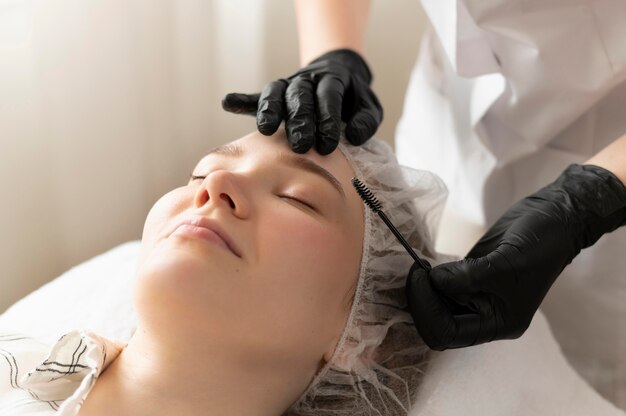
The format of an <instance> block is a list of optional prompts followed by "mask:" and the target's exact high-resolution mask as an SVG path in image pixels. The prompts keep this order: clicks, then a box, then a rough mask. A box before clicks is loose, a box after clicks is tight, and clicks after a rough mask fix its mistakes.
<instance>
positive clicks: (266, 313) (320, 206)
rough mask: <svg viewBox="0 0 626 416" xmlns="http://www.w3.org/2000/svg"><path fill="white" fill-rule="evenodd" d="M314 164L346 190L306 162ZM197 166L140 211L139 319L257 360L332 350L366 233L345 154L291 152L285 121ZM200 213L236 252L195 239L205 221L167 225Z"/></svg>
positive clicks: (295, 359) (314, 356)
mask: <svg viewBox="0 0 626 416" xmlns="http://www.w3.org/2000/svg"><path fill="white" fill-rule="evenodd" d="M298 158H299V159H298ZM292 159H297V160H300V163H298V162H288V161H287V160H292ZM304 163H306V164H308V165H309V169H305V168H303V166H304ZM315 165H318V166H319V167H321V168H323V169H325V170H326V171H328V173H330V174H331V175H332V176H334V177H335V178H336V180H337V181H338V184H337V185H338V186H340V187H341V188H342V189H343V194H342V192H340V191H339V190H337V189H336V188H335V187H334V186H333V185H331V183H330V181H329V180H327V179H324V178H323V177H322V176H321V175H319V174H316V173H313V172H312V171H311V170H312V169H316V168H315ZM317 170H318V171H319V169H317ZM193 175H196V176H198V178H197V179H191V180H190V181H189V183H187V184H186V185H184V186H181V187H179V188H176V189H174V190H172V191H170V192H169V193H167V194H165V195H164V196H163V197H161V199H159V200H158V201H157V202H156V203H155V204H154V206H153V207H152V209H151V210H150V213H149V214H148V217H147V219H146V222H145V226H144V231H143V238H142V256H141V260H140V263H139V267H138V281H137V286H136V288H135V307H136V309H137V312H138V315H139V320H140V323H141V324H142V325H143V326H144V328H146V327H149V330H152V331H158V332H160V333H161V335H162V336H172V337H185V338H193V339H194V340H195V341H194V342H205V343H207V346H210V347H211V348H214V347H217V348H222V347H223V348H226V349H228V351H230V352H232V353H234V354H237V355H240V356H241V357H242V359H244V358H245V359H246V360H248V359H253V360H255V361H254V362H255V364H257V365H259V364H261V362H265V364H267V365H270V366H271V365H275V364H276V363H282V364H284V363H285V362H287V363H293V364H294V365H295V364H296V363H297V364H298V365H299V366H301V365H302V362H303V360H304V361H305V362H306V365H307V366H317V365H319V364H320V360H321V359H322V357H323V356H325V358H326V359H328V358H330V355H331V354H332V352H333V350H334V346H335V343H336V342H337V340H338V338H339V336H340V335H341V331H342V329H343V326H344V324H345V321H346V318H347V316H348V313H349V306H350V300H351V298H352V296H353V293H354V285H355V283H356V280H357V278H358V272H359V265H360V259H361V251H362V242H363V204H362V202H361V200H360V199H359V197H358V195H357V194H356V192H354V190H353V188H352V186H351V185H350V179H351V177H352V176H354V173H353V171H352V169H351V167H350V165H349V164H348V162H347V160H346V159H345V157H344V156H343V154H342V153H341V152H340V151H335V152H333V153H332V154H330V155H327V156H320V155H319V154H318V153H316V152H313V151H310V152H308V153H307V154H304V155H298V154H296V153H293V152H292V151H291V150H290V149H289V145H288V143H287V140H286V138H285V136H284V132H282V131H281V132H280V133H277V134H276V135H274V136H271V137H266V136H262V135H261V134H259V133H252V134H250V135H248V136H245V137H243V138H241V139H239V140H236V141H234V142H231V143H230V144H228V145H227V148H226V149H224V150H222V151H218V152H214V153H211V154H209V155H207V156H205V157H204V158H203V159H201V160H200V162H199V163H198V164H197V166H196V167H195V169H194V170H193ZM296 199H299V200H301V201H303V202H299V201H297V200H296ZM307 204H308V205H311V207H309V206H307ZM201 218H202V219H204V221H207V220H208V223H209V224H210V225H209V226H210V227H214V228H215V227H217V228H219V229H220V230H221V231H222V232H223V233H225V234H227V235H228V239H230V240H231V244H230V245H231V246H232V247H233V248H234V250H235V252H233V251H231V250H230V249H229V248H227V247H226V246H225V245H223V244H221V243H219V241H217V242H216V241H215V240H211V237H210V236H209V237H208V238H209V239H205V238H203V236H204V237H206V236H207V235H210V232H208V231H207V230H199V229H198V228H193V227H182V228H178V230H177V231H174V230H175V229H176V228H177V226H178V224H180V223H181V222H182V221H184V220H186V219H187V220H189V221H191V222H193V221H194V220H195V221H197V220H198V219H201ZM259 360H260V361H261V362H260V361H259ZM265 360H267V361H265Z"/></svg>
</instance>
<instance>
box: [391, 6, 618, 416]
mask: <svg viewBox="0 0 626 416" xmlns="http://www.w3.org/2000/svg"><path fill="white" fill-rule="evenodd" d="M422 4H423V6H424V9H425V11H426V14H427V15H428V17H429V20H430V23H431V27H430V28H429V29H428V30H427V32H426V34H425V35H424V38H423V41H422V48H421V50H420V56H419V58H418V62H417V65H416V67H415V69H414V71H413V74H412V77H411V82H410V85H409V91H408V93H407V96H406V101H405V108H404V113H403V116H402V118H401V120H400V123H399V125H398V129H397V132H396V153H397V155H398V160H399V161H400V163H402V164H406V165H409V166H415V167H418V168H422V169H428V170H432V171H434V172H436V173H437V174H439V175H440V176H441V177H442V178H443V180H444V181H445V183H446V184H447V186H448V188H449V192H450V193H449V199H448V207H447V209H449V210H451V211H454V212H455V215H460V216H463V217H465V218H466V219H467V221H469V222H471V223H474V224H481V225H484V226H489V225H491V224H493V222H495V221H496V220H497V219H498V218H499V216H500V215H501V214H502V213H504V212H505V211H506V210H507V209H508V208H509V207H510V206H511V205H512V204H513V203H514V202H515V201H517V200H518V199H520V198H522V197H524V196H526V195H528V194H530V193H532V192H535V191H536V190H538V189H539V188H541V187H542V186H544V185H546V184H548V183H550V182H552V181H553V180H554V179H556V177H557V176H558V175H559V174H560V173H561V172H562V171H563V170H564V169H565V168H566V167H567V165H569V164H570V163H583V162H584V161H585V160H587V159H588V158H589V157H591V156H592V155H593V154H595V153H596V152H598V151H599V150H600V149H602V148H603V147H605V146H606V145H607V144H609V143H610V142H612V141H613V140H615V139H617V138H618V137H620V136H622V135H623V134H626V1H625V0H516V1H511V0H422ZM542 310H543V311H544V313H545V314H546V316H547V318H548V320H549V322H550V324H551V326H552V328H553V331H554V333H555V336H556V338H557V339H558V340H559V342H560V344H561V347H562V348H563V351H564V353H565V354H566V356H567V358H568V360H569V361H570V362H571V364H572V365H573V366H574V367H575V368H576V369H577V370H578V371H579V372H580V373H581V374H582V375H583V377H585V378H586V379H587V380H588V381H589V382H590V383H591V384H592V385H593V386H594V387H595V388H596V389H597V390H598V391H599V392H600V393H601V394H603V395H604V396H605V397H606V398H608V399H609V400H611V401H613V402H614V403H616V404H617V405H618V406H620V407H622V408H624V409H626V229H623V228H622V229H619V230H617V231H615V232H614V233H612V234H609V235H605V236H604V237H602V238H601V239H600V241H599V242H598V243H597V244H596V245H594V246H593V247H591V248H589V249H586V250H584V251H583V252H582V253H581V254H580V255H579V256H578V257H577V258H576V259H575V260H574V262H573V263H572V264H571V265H570V266H568V267H567V268H566V269H565V271H564V272H563V274H562V275H561V276H560V277H559V279H557V282H556V283H555V285H554V286H553V287H552V289H551V291H550V292H549V294H548V296H547V297H546V299H545V301H544V303H543V305H542Z"/></svg>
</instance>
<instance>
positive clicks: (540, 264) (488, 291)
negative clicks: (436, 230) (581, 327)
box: [407, 165, 626, 351]
mask: <svg viewBox="0 0 626 416" xmlns="http://www.w3.org/2000/svg"><path fill="white" fill-rule="evenodd" d="M624 224H626V187H624V184H622V182H621V181H620V180H619V179H618V178H617V177H615V176H614V175H613V174H612V173H610V172H609V171H607V170H605V169H602V168H600V167H597V166H592V165H582V166H581V165H570V166H569V167H568V168H567V169H566V170H565V171H564V172H563V173H562V174H561V176H559V178H558V179H557V180H556V181H555V182H553V183H552V184H550V185H548V186H546V187H545V188H542V189H541V190H539V191H538V192H536V193H534V194H533V195H530V196H528V197H526V198H524V199H522V200H521V201H519V202H517V203H516V204H515V205H513V207H512V208H510V209H509V210H508V211H507V212H506V213H505V214H504V215H503V216H502V217H501V218H500V219H499V220H498V221H497V222H496V223H495V224H494V225H493V226H492V227H491V228H490V229H489V231H487V233H486V234H485V235H484V236H483V237H482V238H481V239H480V241H479V242H478V243H477V244H476V245H475V246H474V247H473V248H472V250H471V251H470V252H469V254H468V255H467V257H466V258H465V259H463V260H461V261H457V262H451V263H446V264H442V265H439V266H437V267H434V268H433V269H432V270H431V271H430V272H427V271H423V270H422V269H421V268H419V267H418V266H417V265H416V264H414V265H413V267H412V268H411V270H410V272H409V275H408V280H407V298H408V303H409V309H410V311H411V315H412V316H413V319H414V322H415V326H416V328H417V330H418V332H419V333H420V335H421V337H422V338H423V339H424V341H425V342H426V344H427V345H428V346H429V347H430V348H432V349H434V350H440V351H441V350H445V349H447V348H459V347H465V346H470V345H475V344H481V343H484V342H489V341H493V340H497V339H507V338H508V339H512V338H517V337H519V336H521V335H522V334H523V333H524V331H526V329H527V328H528V326H529V325H530V322H531V320H532V317H533V315H534V314H535V312H536V311H537V308H539V305H540V304H541V301H542V300H543V298H544V296H545V295H546V293H547V292H548V289H549V288H550V286H551V285H552V283H553V282H554V281H555V279H556V278H557V276H558V275H559V274H560V273H561V271H562V270H563V269H564V268H565V266H566V265H568V264H569V263H570V262H571V261H572V260H573V259H574V257H575V256H576V255H577V254H578V253H579V252H580V250H582V249H583V248H585V247H589V246H591V245H593V244H594V243H595V242H596V241H597V240H598V239H599V238H600V237H601V236H602V235H603V234H604V233H608V232H611V231H613V230H615V229H616V228H618V227H620V226H622V225H624ZM569 307H576V305H570V306H569Z"/></svg>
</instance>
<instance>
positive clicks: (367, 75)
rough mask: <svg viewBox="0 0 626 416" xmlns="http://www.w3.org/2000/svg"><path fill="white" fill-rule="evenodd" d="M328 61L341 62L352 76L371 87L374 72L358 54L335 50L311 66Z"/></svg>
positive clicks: (349, 50)
mask: <svg viewBox="0 0 626 416" xmlns="http://www.w3.org/2000/svg"><path fill="white" fill-rule="evenodd" d="M327 59H330V60H333V61H337V62H341V64H342V65H343V66H344V67H346V68H348V69H349V70H350V72H351V73H352V74H354V75H356V76H358V77H360V78H361V79H362V80H363V81H365V82H366V83H367V84H368V85H371V83H372V71H370V68H369V66H368V65H367V62H365V59H363V57H362V56H361V55H360V54H359V53H358V52H356V51H354V50H352V49H335V50H332V51H330V52H326V53H325V54H323V55H320V56H318V57H317V58H315V59H314V60H312V61H311V62H310V63H309V65H312V64H315V63H318V62H321V61H325V60H327Z"/></svg>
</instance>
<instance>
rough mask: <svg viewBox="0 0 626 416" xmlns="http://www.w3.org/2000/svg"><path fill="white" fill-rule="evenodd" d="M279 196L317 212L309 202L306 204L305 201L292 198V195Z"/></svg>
mask: <svg viewBox="0 0 626 416" xmlns="http://www.w3.org/2000/svg"><path fill="white" fill-rule="evenodd" d="M278 196H279V197H281V198H286V199H291V200H293V201H296V202H297V203H299V204H302V205H304V206H306V207H307V208H310V209H312V210H313V211H315V212H317V209H316V208H315V207H314V206H313V205H311V204H309V203H308V202H305V201H303V200H301V199H298V198H296V197H294V196H291V195H278Z"/></svg>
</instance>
